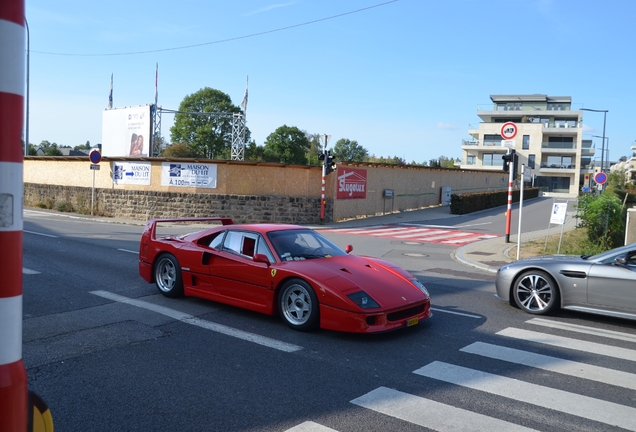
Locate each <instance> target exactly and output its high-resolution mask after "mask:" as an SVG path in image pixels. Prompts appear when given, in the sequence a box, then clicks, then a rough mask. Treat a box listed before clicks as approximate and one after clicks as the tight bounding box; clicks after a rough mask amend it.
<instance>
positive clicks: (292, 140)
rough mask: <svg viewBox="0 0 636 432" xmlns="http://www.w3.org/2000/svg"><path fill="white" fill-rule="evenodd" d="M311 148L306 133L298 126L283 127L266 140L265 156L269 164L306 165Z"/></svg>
mask: <svg viewBox="0 0 636 432" xmlns="http://www.w3.org/2000/svg"><path fill="white" fill-rule="evenodd" d="M309 148H310V144H309V140H308V139H307V136H306V135H305V132H303V131H301V130H300V129H298V128H297V127H296V126H287V125H283V126H281V127H279V128H278V129H276V130H275V131H274V132H272V133H271V134H270V135H269V136H268V137H267V139H266V140H265V149H264V155H265V159H266V160H267V161H269V162H280V163H288V164H299V165H304V164H306V163H307V156H306V154H307V152H308V151H309Z"/></svg>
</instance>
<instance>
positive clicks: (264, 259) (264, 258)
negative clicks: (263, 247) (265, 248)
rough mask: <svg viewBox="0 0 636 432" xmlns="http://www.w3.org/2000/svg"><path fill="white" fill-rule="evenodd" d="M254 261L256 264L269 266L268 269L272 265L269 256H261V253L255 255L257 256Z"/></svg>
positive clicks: (253, 258)
mask: <svg viewBox="0 0 636 432" xmlns="http://www.w3.org/2000/svg"><path fill="white" fill-rule="evenodd" d="M252 260H253V261H254V262H259V263H263V264H267V267H269V265H270V264H271V263H270V262H269V258H267V255H264V254H259V253H257V254H255V255H254V256H253V257H252Z"/></svg>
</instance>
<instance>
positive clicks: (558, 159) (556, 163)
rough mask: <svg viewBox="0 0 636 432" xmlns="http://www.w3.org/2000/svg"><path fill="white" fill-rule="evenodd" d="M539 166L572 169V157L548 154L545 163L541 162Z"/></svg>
mask: <svg viewBox="0 0 636 432" xmlns="http://www.w3.org/2000/svg"><path fill="white" fill-rule="evenodd" d="M541 168H566V169H572V168H574V165H572V157H571V156H548V160H547V162H546V163H542V164H541Z"/></svg>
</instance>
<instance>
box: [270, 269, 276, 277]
mask: <svg viewBox="0 0 636 432" xmlns="http://www.w3.org/2000/svg"><path fill="white" fill-rule="evenodd" d="M271 273H272V277H274V276H276V269H272V271H271Z"/></svg>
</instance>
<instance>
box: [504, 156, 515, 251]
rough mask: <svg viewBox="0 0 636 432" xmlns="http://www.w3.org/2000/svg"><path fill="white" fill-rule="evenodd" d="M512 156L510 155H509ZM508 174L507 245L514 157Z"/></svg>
mask: <svg viewBox="0 0 636 432" xmlns="http://www.w3.org/2000/svg"><path fill="white" fill-rule="evenodd" d="M509 154H510V153H509ZM508 169H509V171H510V172H509V174H508V207H507V208H506V243H510V221H511V220H512V185H513V183H514V177H513V176H514V171H515V169H514V156H513V159H512V161H511V162H510V166H509V168H508Z"/></svg>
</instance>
